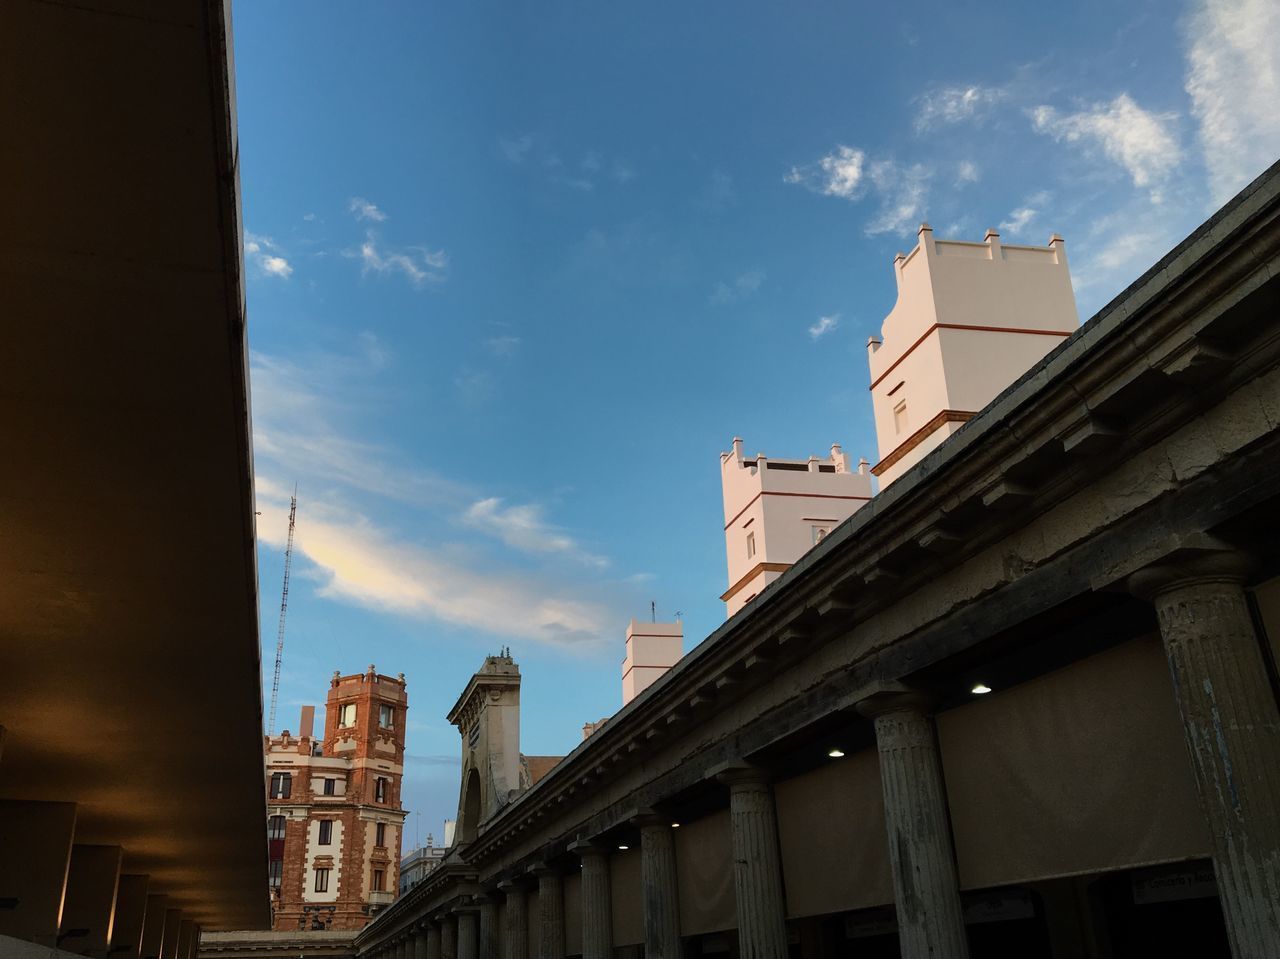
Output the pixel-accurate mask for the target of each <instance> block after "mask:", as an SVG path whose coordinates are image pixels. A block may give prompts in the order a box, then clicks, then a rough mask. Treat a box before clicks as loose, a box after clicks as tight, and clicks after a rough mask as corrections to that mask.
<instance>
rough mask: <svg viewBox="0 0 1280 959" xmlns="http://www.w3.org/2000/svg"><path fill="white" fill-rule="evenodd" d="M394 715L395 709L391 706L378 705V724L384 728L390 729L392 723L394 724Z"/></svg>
mask: <svg viewBox="0 0 1280 959" xmlns="http://www.w3.org/2000/svg"><path fill="white" fill-rule="evenodd" d="M395 715H396V711H395V710H394V709H393V708H392V707H390V706H386V705H383V706H379V707H378V725H379V726H382V727H383V728H385V729H390V728H391V727H392V726H393V725H395V722H394V720H395Z"/></svg>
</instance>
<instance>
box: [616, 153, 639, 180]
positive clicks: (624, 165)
mask: <svg viewBox="0 0 1280 959" xmlns="http://www.w3.org/2000/svg"><path fill="white" fill-rule="evenodd" d="M610 175H611V176H612V177H613V179H614V180H615V181H616V182H618V183H630V182H631V181H632V180H634V179H635V178H636V170H635V167H633V166H632V165H631V164H630V163H628V162H627V161H626V160H617V159H615V160H614V161H613V167H612V168H611V170H610Z"/></svg>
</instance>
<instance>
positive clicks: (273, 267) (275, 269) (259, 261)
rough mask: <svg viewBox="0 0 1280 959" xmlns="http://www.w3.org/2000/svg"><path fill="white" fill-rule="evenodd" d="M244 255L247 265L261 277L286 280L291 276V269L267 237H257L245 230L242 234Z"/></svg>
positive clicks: (278, 249)
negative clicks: (274, 277) (275, 277)
mask: <svg viewBox="0 0 1280 959" xmlns="http://www.w3.org/2000/svg"><path fill="white" fill-rule="evenodd" d="M244 255H245V259H247V260H248V261H249V264H250V265H251V266H252V267H253V268H254V269H255V270H256V271H257V272H259V273H261V274H262V275H263V276H277V277H280V278H281V279H288V278H289V277H290V276H291V275H292V274H293V267H292V266H291V265H290V264H289V261H288V260H287V259H285V258H284V256H282V255H281V251H280V248H279V247H277V246H276V244H275V243H273V242H272V240H271V237H269V236H259V235H257V234H256V233H250V232H249V231H248V230H246V231H245V234H244Z"/></svg>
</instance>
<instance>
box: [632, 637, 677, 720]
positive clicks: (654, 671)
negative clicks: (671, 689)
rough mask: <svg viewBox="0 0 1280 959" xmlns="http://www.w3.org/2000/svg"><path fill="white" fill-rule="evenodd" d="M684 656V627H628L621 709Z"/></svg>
mask: <svg viewBox="0 0 1280 959" xmlns="http://www.w3.org/2000/svg"><path fill="white" fill-rule="evenodd" d="M683 655H684V627H683V626H682V625H681V624H680V623H679V622H678V621H677V622H674V623H638V622H636V621H635V620H634V619H633V620H632V621H631V625H629V626H628V627H627V656H626V658H625V659H624V660H623V661H622V705H624V706H625V705H627V703H629V702H631V700H633V699H635V698H636V697H637V696H639V695H640V694H641V693H642V692H644V691H645V690H646V689H648V688H649V687H650V686H652V685H653V684H654V683H656V682H657V681H658V679H659V678H660V677H661V676H662V674H663V673H665V672H666V671H667V670H668V669H670V668H671V667H672V666H674V665H675V664H676V663H678V662H679V661H680V657H681V656H683Z"/></svg>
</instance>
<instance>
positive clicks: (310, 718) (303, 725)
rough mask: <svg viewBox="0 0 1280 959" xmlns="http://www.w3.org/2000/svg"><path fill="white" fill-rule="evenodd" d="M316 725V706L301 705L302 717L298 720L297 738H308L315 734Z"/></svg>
mask: <svg viewBox="0 0 1280 959" xmlns="http://www.w3.org/2000/svg"><path fill="white" fill-rule="evenodd" d="M315 727H316V708H315V707H314V706H303V707H302V718H301V719H300V720H299V721H298V738H299V739H310V738H311V737H312V736H313V735H315Z"/></svg>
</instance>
